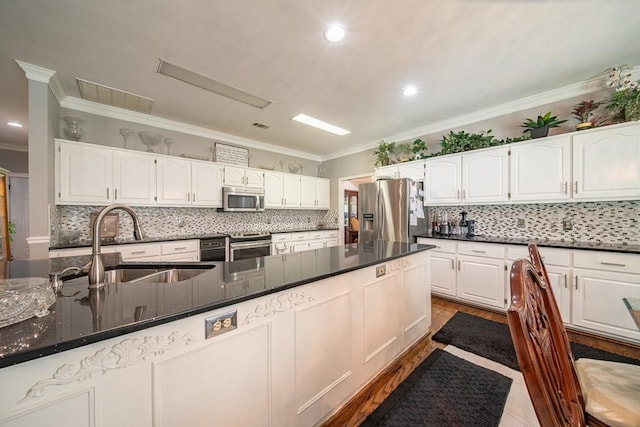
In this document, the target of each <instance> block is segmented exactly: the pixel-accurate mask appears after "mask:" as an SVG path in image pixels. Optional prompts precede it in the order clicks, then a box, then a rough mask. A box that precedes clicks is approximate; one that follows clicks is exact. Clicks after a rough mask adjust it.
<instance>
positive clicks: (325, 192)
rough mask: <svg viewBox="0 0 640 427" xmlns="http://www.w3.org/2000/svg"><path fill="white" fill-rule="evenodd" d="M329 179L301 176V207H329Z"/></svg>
mask: <svg viewBox="0 0 640 427" xmlns="http://www.w3.org/2000/svg"><path fill="white" fill-rule="evenodd" d="M329 182H330V181H329V180H328V179H326V178H316V177H313V176H301V177H300V207H301V208H305V209H329V197H330V196H329V191H330V187H329Z"/></svg>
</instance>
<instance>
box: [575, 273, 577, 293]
mask: <svg viewBox="0 0 640 427" xmlns="http://www.w3.org/2000/svg"><path fill="white" fill-rule="evenodd" d="M575 279H576V280H575V282H576V290H578V276H576V277H575Z"/></svg>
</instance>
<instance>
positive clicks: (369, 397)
mask: <svg viewBox="0 0 640 427" xmlns="http://www.w3.org/2000/svg"><path fill="white" fill-rule="evenodd" d="M457 311H462V312H466V313H470V314H473V315H476V316H480V317H484V318H486V319H490V320H494V321H497V322H502V323H507V317H506V315H504V314H502V313H498V312H492V311H488V310H483V309H479V308H476V307H471V306H467V305H464V304H459V303H456V302H453V301H450V300H446V299H442V298H438V297H432V305H431V321H432V323H431V332H432V334H434V333H435V332H437V331H438V330H439V329H440V328H441V327H442V326H444V324H445V323H447V321H449V319H451V317H453V315H454V314H455V313H456V312H457ZM432 334H429V335H427V336H425V337H424V338H422V339H421V340H419V341H418V342H417V343H416V344H414V345H413V346H412V347H411V348H410V349H409V350H407V351H406V352H405V353H403V354H402V355H401V356H400V358H398V360H397V361H396V362H394V363H393V364H391V365H390V366H389V367H388V368H387V369H385V370H384V371H383V372H382V373H380V375H378V376H377V377H376V378H375V379H374V380H373V381H372V382H371V383H369V385H367V386H366V387H365V388H364V389H363V390H361V391H360V392H359V393H358V394H357V395H356V396H354V397H353V398H352V399H351V400H349V402H347V403H346V404H345V405H344V406H343V407H342V408H340V410H339V411H338V412H337V413H336V414H334V415H333V416H332V417H331V418H329V419H328V420H327V421H325V422H324V423H323V424H322V426H323V427H334V426H341V427H342V426H349V427H351V426H358V425H360V424H361V423H362V422H363V421H364V420H365V419H366V418H367V416H368V415H369V414H370V413H371V412H373V411H374V410H375V408H377V407H378V405H379V404H380V403H381V402H382V401H383V400H384V399H385V398H386V397H387V396H389V394H391V392H392V391H393V390H395V388H396V387H397V386H398V384H400V383H401V382H402V381H404V379H405V378H407V377H408V376H409V374H411V372H413V370H414V369H415V367H416V366H418V365H419V364H420V363H422V361H424V360H425V359H426V358H427V357H428V356H429V355H430V354H431V353H432V352H433V351H434V350H435V349H436V348H444V347H445V346H446V345H445V344H441V343H439V342H436V341H433V340H432V339H431V335H432ZM569 336H570V339H571V341H575V342H579V343H581V344H586V345H590V346H592V347H596V348H600V349H603V350H607V351H610V352H612V353H618V354H622V355H625V356H629V357H635V358H637V359H640V347H635V346H632V345H627V344H624V343H619V342H615V341H610V340H605V339H602V338H598V337H594V336H590V335H587V334H583V333H574V332H571V331H569Z"/></svg>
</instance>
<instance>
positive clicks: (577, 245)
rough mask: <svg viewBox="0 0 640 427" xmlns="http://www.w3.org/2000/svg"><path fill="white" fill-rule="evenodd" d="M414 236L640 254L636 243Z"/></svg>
mask: <svg viewBox="0 0 640 427" xmlns="http://www.w3.org/2000/svg"><path fill="white" fill-rule="evenodd" d="M416 237H426V238H429V239H443V240H456V241H462V242H482V243H503V244H509V245H528V244H529V243H535V244H536V245H538V246H541V247H550V248H566V249H584V250H594V251H608V252H623V253H636V254H640V245H636V244H633V245H629V244H624V243H602V242H575V241H571V240H547V239H524V238H513V237H498V236H482V235H476V236H473V237H467V236H463V235H450V236H442V235H431V234H420V235H417V236H416Z"/></svg>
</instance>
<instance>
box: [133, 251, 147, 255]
mask: <svg viewBox="0 0 640 427" xmlns="http://www.w3.org/2000/svg"><path fill="white" fill-rule="evenodd" d="M146 253H147V251H133V252H131V255H142V254H146Z"/></svg>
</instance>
